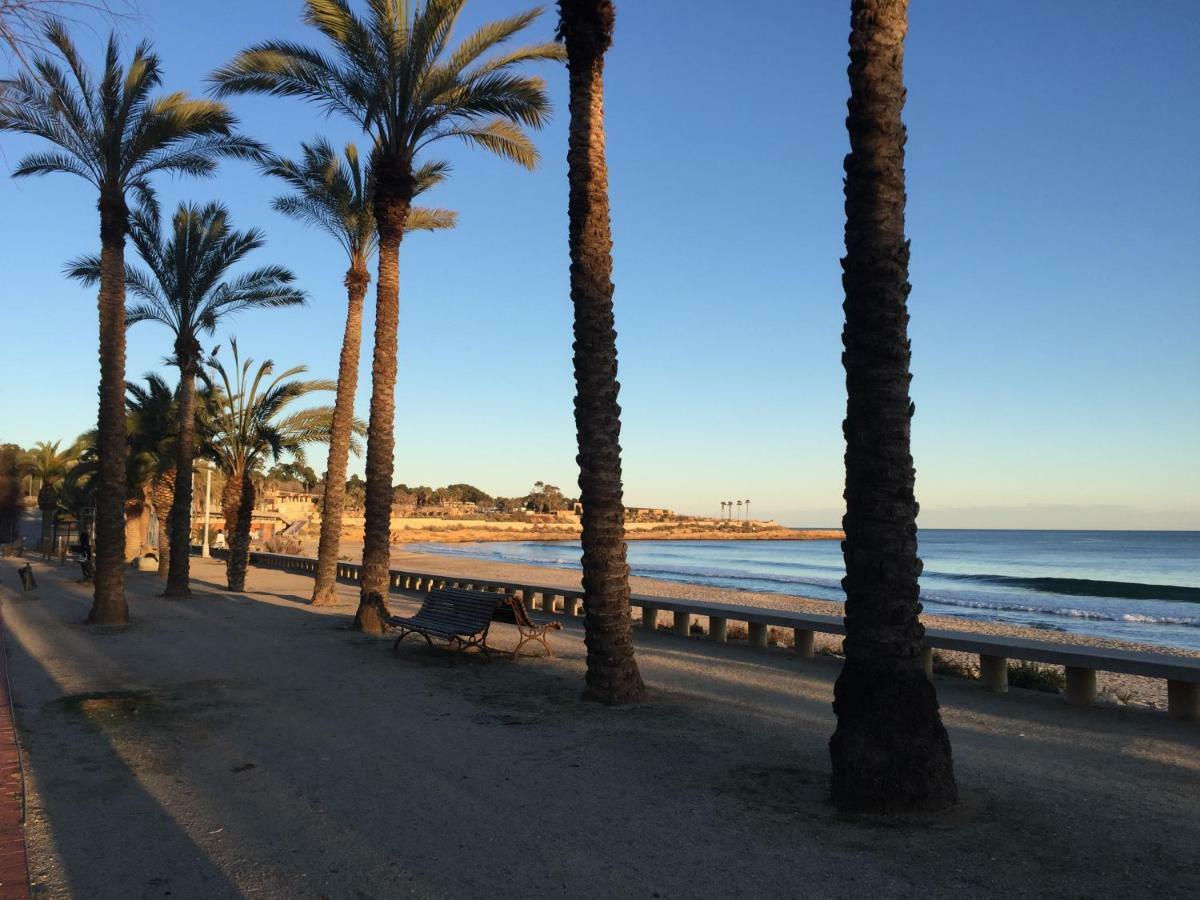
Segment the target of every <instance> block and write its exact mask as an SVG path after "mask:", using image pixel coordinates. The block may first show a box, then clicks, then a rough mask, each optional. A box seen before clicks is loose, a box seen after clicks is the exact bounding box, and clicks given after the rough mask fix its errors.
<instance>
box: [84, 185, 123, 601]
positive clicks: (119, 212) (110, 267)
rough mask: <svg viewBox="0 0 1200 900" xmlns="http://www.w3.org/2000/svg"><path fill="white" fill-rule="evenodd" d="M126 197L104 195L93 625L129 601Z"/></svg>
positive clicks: (101, 218)
mask: <svg viewBox="0 0 1200 900" xmlns="http://www.w3.org/2000/svg"><path fill="white" fill-rule="evenodd" d="M128 227H129V210H128V209H127V208H126V206H125V198H124V197H123V196H122V195H120V194H116V195H111V194H106V193H103V192H102V193H101V196H100V293H99V297H98V300H97V303H98V306H99V309H100V413H99V422H98V429H97V430H98V437H97V441H96V443H97V447H98V449H99V455H100V464H99V469H98V472H97V479H96V480H97V488H96V547H95V557H96V565H95V576H94V579H93V583H94V585H95V591H94V594H93V602H92V609H91V612H90V613H89V614H88V621H89V622H91V623H94V624H97V625H123V624H125V623H126V622H128V621H129V608H128V606H127V605H126V603H125V566H124V562H125V560H124V555H125V554H124V551H125V455H126V446H125V234H126V232H127V231H128Z"/></svg>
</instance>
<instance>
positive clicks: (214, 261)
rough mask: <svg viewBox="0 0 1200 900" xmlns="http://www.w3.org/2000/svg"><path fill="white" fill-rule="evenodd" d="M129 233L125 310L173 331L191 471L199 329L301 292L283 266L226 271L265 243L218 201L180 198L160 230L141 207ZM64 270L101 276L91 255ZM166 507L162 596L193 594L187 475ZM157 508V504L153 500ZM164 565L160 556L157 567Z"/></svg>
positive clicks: (182, 442) (182, 455) (298, 301)
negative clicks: (136, 259) (131, 250)
mask: <svg viewBox="0 0 1200 900" xmlns="http://www.w3.org/2000/svg"><path fill="white" fill-rule="evenodd" d="M130 236H131V238H132V240H133V245H134V247H136V248H137V251H138V256H140V257H141V259H142V262H144V263H145V264H146V267H147V269H148V270H149V271H148V272H147V271H144V270H141V269H137V268H133V267H129V268H127V270H126V285H127V287H128V290H129V291H130V293H132V294H133V296H134V297H135V298H136V302H135V303H134V305H133V306H131V307H130V308H129V310H128V311H127V313H126V321H127V322H128V323H129V324H130V325H135V324H137V323H138V322H158V323H159V324H161V325H165V326H166V327H167V328H169V329H170V330H171V333H172V334H173V335H174V339H175V341H174V346H173V349H174V353H173V355H172V356H171V357H170V362H171V364H172V365H175V366H177V367H178V368H179V424H180V432H179V440H178V441H177V442H175V450H176V459H175V463H174V467H175V471H177V472H191V471H192V462H193V460H194V458H195V454H196V378H197V377H198V376H200V375H201V374H202V371H201V362H202V352H201V349H200V335H202V334H213V333H214V332H215V331H216V329H217V326H218V325H219V324H221V323H222V322H224V321H225V320H227V319H229V318H230V317H231V316H232V315H233V314H234V313H237V312H241V311H242V310H246V309H268V308H271V307H279V306H298V305H302V304H303V303H304V292H303V291H301V290H299V289H298V288H295V287H292V284H293V282H295V280H296V276H295V275H293V274H292V272H291V271H290V270H289V269H285V268H284V267H283V266H264V267H262V268H259V269H255V270H254V271H251V272H246V273H244V274H242V275H239V276H237V277H232V278H231V277H229V270H230V269H232V268H233V267H234V266H236V265H237V264H238V263H240V262H241V261H242V260H244V259H245V258H246V256H247V255H248V254H250V253H251V252H253V251H254V250H257V249H259V248H260V247H262V246H263V244H264V243H265V237H264V235H263V233H262V232H261V231H260V230H258V229H257V228H251V229H249V230H246V231H238V230H237V229H235V228H234V227H233V224H232V222H231V221H230V217H229V210H228V209H227V208H226V207H225V206H224V205H223V204H220V203H208V204H206V205H204V206H197V205H195V204H191V203H181V204H179V208H178V209H177V210H176V211H175V215H174V216H173V217H172V219H171V231H170V233H169V235H167V236H164V235H163V228H162V224H161V222H160V220H159V215H158V210H157V209H156V208H154V207H143V208H142V209H139V210H138V211H137V212H136V213H134V215H133V216H132V217H131V221H130ZM67 274H68V275H70V276H71V277H72V278H77V279H79V280H80V281H82V282H84V283H85V284H89V285H90V284H95V283H96V282H97V281H98V280H99V278H100V260H99V259H98V258H97V257H95V256H90V257H83V258H82V259H78V260H75V261H74V262H72V263H70V264H69V265H68V267H67ZM174 491H175V495H174V499H173V501H172V505H171V508H172V509H173V513H172V516H171V527H170V535H171V539H170V547H171V551H170V566H169V570H164V571H167V587H166V591H165V592H164V595H165V596H167V597H186V596H188V594H189V593H190V589H189V587H188V577H189V574H190V568H191V529H192V523H191V522H190V521H189V511H190V510H191V508H192V479H191V478H180V479H177V480H175V482H174ZM155 506H156V508H157V504H155ZM163 565H164V561H163V558H162V556H160V557H159V567H160V569H161V568H162V566H163Z"/></svg>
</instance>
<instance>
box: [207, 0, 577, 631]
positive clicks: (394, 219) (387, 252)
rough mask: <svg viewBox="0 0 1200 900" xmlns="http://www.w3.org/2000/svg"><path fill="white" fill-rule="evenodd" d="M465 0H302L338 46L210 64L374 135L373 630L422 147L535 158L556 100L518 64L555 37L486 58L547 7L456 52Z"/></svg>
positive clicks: (548, 55) (221, 89) (384, 554)
mask: <svg viewBox="0 0 1200 900" xmlns="http://www.w3.org/2000/svg"><path fill="white" fill-rule="evenodd" d="M464 2H465V0H436V2H428V3H421V4H409V3H407V2H397V0H390V2H385V0H371V2H370V3H368V5H367V6H368V8H367V14H366V16H365V17H364V16H359V15H357V14H356V13H355V12H354V11H353V10H352V9H351V8H350V4H349V2H348V0H306V2H305V16H304V18H305V21H307V22H308V23H309V24H310V25H313V26H314V27H316V28H317V29H318V30H319V31H320V32H321V33H322V34H323V35H324V36H325V38H326V40H327V41H328V42H329V44H330V45H331V46H332V49H333V51H334V53H333V54H325V53H322V52H320V51H318V50H314V49H311V48H309V47H305V46H302V45H298V44H294V43H291V42H289V41H268V42H266V43H262V44H258V45H256V46H254V47H251V48H250V49H248V50H245V51H243V52H242V53H240V54H239V55H238V56H237V58H236V59H234V60H233V62H231V63H230V64H229V65H227V66H224V67H223V68H221V69H219V70H218V71H217V72H216V73H215V74H214V76H213V79H214V81H215V82H216V90H217V92H218V93H219V94H221V95H227V94H233V93H251V92H257V93H267V94H275V95H279V96H293V97H304V98H306V99H308V100H312V101H315V102H316V103H318V104H320V105H321V106H322V107H324V108H325V109H326V110H327V111H330V112H334V111H336V112H339V113H342V114H344V115H346V116H348V117H349V118H351V119H352V120H353V121H355V122H357V123H358V124H359V125H360V126H361V127H362V129H363V130H364V131H365V132H367V133H368V134H369V135H370V137H371V139H372V141H373V143H374V151H373V154H372V161H373V165H374V172H375V184H374V187H373V190H372V201H373V204H374V212H375V223H376V229H377V231H378V235H379V278H378V281H377V282H376V291H377V300H376V308H375V351H374V358H373V360H372V365H371V419H370V430H369V435H368V443H367V466H366V474H367V490H366V523H365V529H364V531H365V535H364V541H363V563H362V573H363V574H362V592H361V602H360V604H359V609H358V613H357V615H356V616H355V620H354V621H355V627H356V628H357V629H359V630H361V631H366V632H371V633H380V632H381V631H382V630H383V621H382V619H381V617H380V610H379V609H378V608H377V607H376V606H375V605H374V604H373V603H372V602H370V599H369V598H370V597H371V596H372V595H373V594H378V595H380V596H386V595H387V590H388V580H389V576H388V567H389V563H390V553H391V544H390V540H389V527H390V521H391V510H392V462H393V460H392V457H393V452H394V449H395V434H394V420H395V386H396V337H397V335H396V332H397V326H398V324H399V315H400V281H399V278H400V272H399V265H400V241H401V239H402V238H403V236H404V231H405V228H406V227H407V222H408V216H409V214H410V210H411V207H412V199H413V197H414V196H415V194H416V190H417V185H419V184H421V183H422V181H424V180H426V179H427V178H429V177H430V176H431V175H433V174H435V173H437V174H440V173H444V172H446V171H447V167H446V165H445V164H444V163H428V162H427V163H424V164H418V163H417V157H418V156H419V154H420V153H421V151H422V150H423V149H425V148H426V147H427V146H428V145H429V144H431V143H433V142H435V141H438V140H442V139H444V138H461V139H462V140H464V141H466V142H467V143H469V144H473V145H475V146H478V147H482V148H483V149H485V150H488V151H490V152H492V153H496V154H499V155H500V156H503V157H505V158H507V159H510V160H513V161H514V162H517V163H519V164H521V165H523V166H525V167H527V168H533V167H534V166H535V165H536V163H537V159H538V154H537V151H536V150H535V149H534V147H533V144H532V143H531V142H530V140H529V138H528V136H527V135H526V134H525V132H524V131H523V130H522V126H525V127H529V128H540V127H541V126H542V124H543V123H544V122H545V121H546V117H547V115H548V112H549V108H550V101H549V99H548V98H547V96H546V91H545V89H544V86H543V84H542V81H541V79H539V78H533V77H530V76H525V75H519V74H516V73H514V72H513V71H512V70H513V68H514V67H515V66H517V65H519V64H521V63H524V62H527V61H531V60H543V59H560V58H561V56H562V52H561V49H560V48H559V47H557V46H556V45H555V44H553V43H541V44H534V45H532V46H527V47H520V48H517V49H515V50H509V51H506V52H502V53H496V54H494V55H492V56H490V57H488V58H484V56H485V54H487V53H489V52H490V51H492V50H493V49H494V48H496V47H497V46H498V45H500V44H501V43H503V42H504V41H506V40H508V39H509V38H510V37H512V36H513V35H515V34H517V33H519V32H521V31H523V30H524V29H525V28H526V27H527V26H528V25H529V24H530V23H532V22H533V21H534V20H535V19H536V18H537V17H538V15H539V14H540V10H536V9H535V10H531V11H529V12H525V13H521V14H519V15H516V16H512V17H510V18H508V19H502V20H500V21H498V22H493V23H491V24H488V25H485V26H483V27H482V28H480V29H479V30H478V31H476V32H475V33H474V34H472V35H470V36H469V37H467V38H466V39H465V40H463V41H462V42H461V43H460V44H459V46H458V48H457V49H455V50H454V51H453V52H449V51H448V47H447V45H448V42H449V39H450V34H451V31H452V30H453V27H454V24H455V22H456V21H457V19H458V16H459V14H460V12H461V11H462V8H463V4H464Z"/></svg>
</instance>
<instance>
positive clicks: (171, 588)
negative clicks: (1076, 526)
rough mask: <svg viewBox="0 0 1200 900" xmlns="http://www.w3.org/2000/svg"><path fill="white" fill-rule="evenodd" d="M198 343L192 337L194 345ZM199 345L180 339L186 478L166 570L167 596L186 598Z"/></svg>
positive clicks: (178, 485)
mask: <svg viewBox="0 0 1200 900" xmlns="http://www.w3.org/2000/svg"><path fill="white" fill-rule="evenodd" d="M194 343H195V340H194V339H193V341H192V344H194ZM189 350H196V351H198V350H199V347H198V345H197V346H196V347H191V346H190V345H189V346H183V345H182V344H181V343H180V342H177V345H176V348H175V356H176V360H177V361H178V362H179V364H180V365H179V445H178V446H177V447H176V448H175V471H176V472H186V473H188V474H187V477H183V478H176V479H175V498H174V501H173V502H172V504H171V522H170V545H171V551H170V558H171V564H170V568H169V569H168V570H167V588H166V590H165V591H164V592H163V596H166V597H186V596H188V595H189V594H190V593H191V588H189V587H188V580H189V577H190V575H191V563H192V558H191V554H192V521H191V510H192V479H191V472H192V465H193V462H194V457H195V452H196V369H195V366H194V364H193V363H192V362H191V357H190V356H189V355H187V354H188V351H189Z"/></svg>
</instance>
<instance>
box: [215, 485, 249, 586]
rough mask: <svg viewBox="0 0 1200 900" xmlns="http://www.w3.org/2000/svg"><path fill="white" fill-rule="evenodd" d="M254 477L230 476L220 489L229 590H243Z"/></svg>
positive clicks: (247, 557) (226, 579)
mask: <svg viewBox="0 0 1200 900" xmlns="http://www.w3.org/2000/svg"><path fill="white" fill-rule="evenodd" d="M254 499H255V491H254V479H252V478H250V477H249V476H248V475H230V476H229V478H228V480H227V481H226V482H225V488H224V490H222V491H221V510H222V512H224V514H225V532H226V534H227V535H228V536H229V555H228V556H227V557H226V558H225V581H226V584H227V585H228V587H229V590H231V591H243V590H245V589H246V567H247V566H248V565H249V564H250V522H251V520H252V518H253V516H254Z"/></svg>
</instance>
